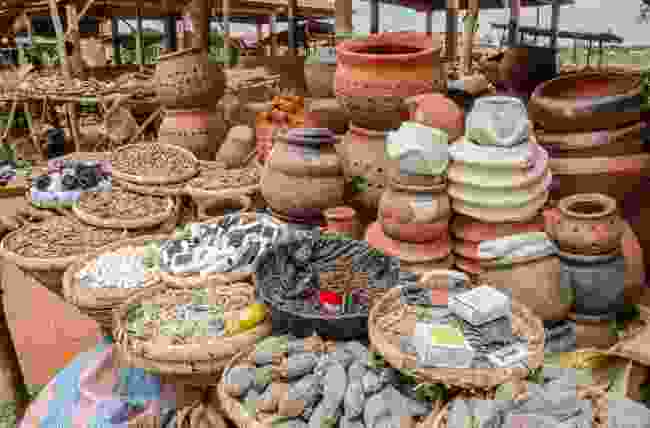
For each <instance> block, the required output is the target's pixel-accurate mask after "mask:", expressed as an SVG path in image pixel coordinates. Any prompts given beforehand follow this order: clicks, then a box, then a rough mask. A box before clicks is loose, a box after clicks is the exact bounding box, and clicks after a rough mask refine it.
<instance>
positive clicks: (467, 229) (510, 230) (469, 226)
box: [450, 215, 544, 243]
mask: <svg viewBox="0 0 650 428" xmlns="http://www.w3.org/2000/svg"><path fill="white" fill-rule="evenodd" d="M450 230H451V233H452V234H453V235H454V237H456V238H458V239H461V240H463V241H469V242H474V243H479V242H481V241H490V240H494V239H499V238H505V237H507V236H511V235H517V234H520V233H530V232H542V231H543V230H544V219H543V217H542V216H541V215H538V216H537V217H535V218H534V219H533V220H531V221H529V222H524V223H519V222H516V223H484V222H482V221H478V220H475V219H473V218H471V217H467V216H464V215H457V216H454V220H453V221H452V222H451V227H450Z"/></svg>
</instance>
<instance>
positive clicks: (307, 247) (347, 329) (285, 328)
mask: <svg viewBox="0 0 650 428" xmlns="http://www.w3.org/2000/svg"><path fill="white" fill-rule="evenodd" d="M415 280H416V275H415V274H410V273H407V272H401V271H400V269H399V259H397V258H395V257H390V256H386V255H384V254H382V253H381V252H379V251H377V250H375V249H372V248H371V247H369V246H368V244H367V243H366V242H365V241H357V240H353V239H351V238H349V237H347V236H346V235H341V234H336V233H329V232H326V233H320V234H318V235H313V236H312V237H309V238H306V239H299V240H289V241H288V242H281V243H279V244H277V245H275V246H273V247H272V248H269V249H268V250H267V251H265V252H264V253H262V255H261V256H260V258H259V260H258V263H257V265H256V271H255V282H256V289H257V294H258V295H259V297H260V298H261V299H262V300H263V301H264V302H265V303H267V304H268V305H269V306H270V307H271V311H272V318H273V331H274V333H277V334H287V333H288V332H291V333H292V334H294V335H296V336H298V337H304V336H308V335H310V334H312V332H314V331H316V332H317V333H318V334H320V335H321V336H325V337H328V338H336V339H338V340H345V339H352V338H358V337H364V336H367V331H368V330H367V326H368V313H369V308H370V307H371V306H372V305H374V304H375V302H376V301H378V300H379V298H380V297H381V296H382V295H383V294H384V293H386V292H387V291H388V290H389V289H391V288H393V287H395V286H397V285H398V284H403V283H408V282H409V281H411V282H415Z"/></svg>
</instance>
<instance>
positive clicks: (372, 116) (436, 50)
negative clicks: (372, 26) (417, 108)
mask: <svg viewBox="0 0 650 428" xmlns="http://www.w3.org/2000/svg"><path fill="white" fill-rule="evenodd" d="M441 50H442V43H441V41H440V40H437V39H435V40H434V39H433V38H432V37H431V36H430V35H426V34H425V33H415V32H386V33H380V34H372V35H370V36H368V37H367V38H364V39H353V40H347V41H344V42H342V43H340V44H339V45H338V46H337V47H336V54H337V69H336V75H335V77H334V92H335V94H336V97H337V98H338V99H339V101H340V102H341V104H342V105H343V106H344V107H345V108H346V109H347V110H348V112H349V114H350V120H351V121H352V122H353V123H355V124H357V125H358V126H362V127H364V128H368V129H376V130H387V129H395V128H398V127H399V124H400V122H401V121H402V120H405V119H406V118H408V108H407V106H406V104H405V102H404V100H405V99H406V98H407V97H410V96H414V95H419V94H426V93H430V92H440V91H442V90H443V89H444V88H445V87H446V76H443V68H442V66H441V61H440V52H441ZM438 76H439V77H438Z"/></svg>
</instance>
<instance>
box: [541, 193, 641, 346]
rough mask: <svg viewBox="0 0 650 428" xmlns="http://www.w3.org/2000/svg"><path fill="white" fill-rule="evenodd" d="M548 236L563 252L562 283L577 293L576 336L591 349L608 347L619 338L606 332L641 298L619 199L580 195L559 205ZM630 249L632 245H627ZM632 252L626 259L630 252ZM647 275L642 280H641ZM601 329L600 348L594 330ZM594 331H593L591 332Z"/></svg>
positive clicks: (550, 213)
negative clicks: (631, 265) (626, 248)
mask: <svg viewBox="0 0 650 428" xmlns="http://www.w3.org/2000/svg"><path fill="white" fill-rule="evenodd" d="M545 214H546V222H545V223H546V226H545V229H546V233H547V235H548V236H549V237H551V238H552V239H553V241H554V242H555V245H556V247H557V248H558V251H557V254H558V256H559V259H560V267H561V281H562V282H563V283H564V284H563V286H564V287H569V288H571V289H572V290H573V292H574V296H575V301H574V310H573V312H572V313H571V314H570V317H571V318H572V319H574V320H575V321H576V324H577V328H576V335H577V337H578V339H579V340H581V341H582V342H583V343H584V342H586V343H584V344H585V345H587V346H601V347H607V346H611V345H613V344H614V342H615V341H616V337H613V336H612V335H611V334H609V333H608V332H607V331H606V329H607V328H608V326H609V321H610V320H614V319H615V318H616V315H617V313H618V312H620V311H621V310H622V309H623V308H624V304H625V303H626V301H627V302H628V303H637V302H638V299H639V297H640V295H641V281H640V278H639V276H640V274H642V272H638V268H637V272H635V269H634V268H633V267H632V269H630V261H632V262H633V263H634V262H636V264H640V259H639V258H638V257H637V258H636V260H626V256H627V255H629V254H630V251H629V250H627V251H625V250H624V248H623V247H624V246H625V245H626V243H625V238H624V233H625V231H626V227H627V226H626V224H625V223H624V221H623V220H622V219H621V217H620V216H619V211H618V206H617V203H616V200H614V199H613V198H611V197H609V196H606V195H603V194H599V193H591V194H585V193H583V194H576V195H572V196H569V197H566V198H563V199H561V200H560V201H559V203H558V205H557V208H556V209H552V210H548V211H547V212H546V213H545ZM627 245H628V246H629V244H627ZM626 252H627V253H628V254H627V255H626V254H625V253H626ZM641 276H642V275H641ZM599 327H600V329H601V333H602V334H597V335H596V339H595V343H594V342H593V340H594V334H593V331H594V329H598V328H599ZM590 330H591V331H590Z"/></svg>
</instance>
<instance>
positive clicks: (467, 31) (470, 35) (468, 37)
mask: <svg viewBox="0 0 650 428" xmlns="http://www.w3.org/2000/svg"><path fill="white" fill-rule="evenodd" d="M468 6H469V7H468V10H467V15H466V16H465V20H466V21H465V28H463V67H464V70H463V72H464V73H465V74H471V73H472V49H473V47H474V31H475V30H476V23H477V22H478V14H479V0H469V4H468Z"/></svg>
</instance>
